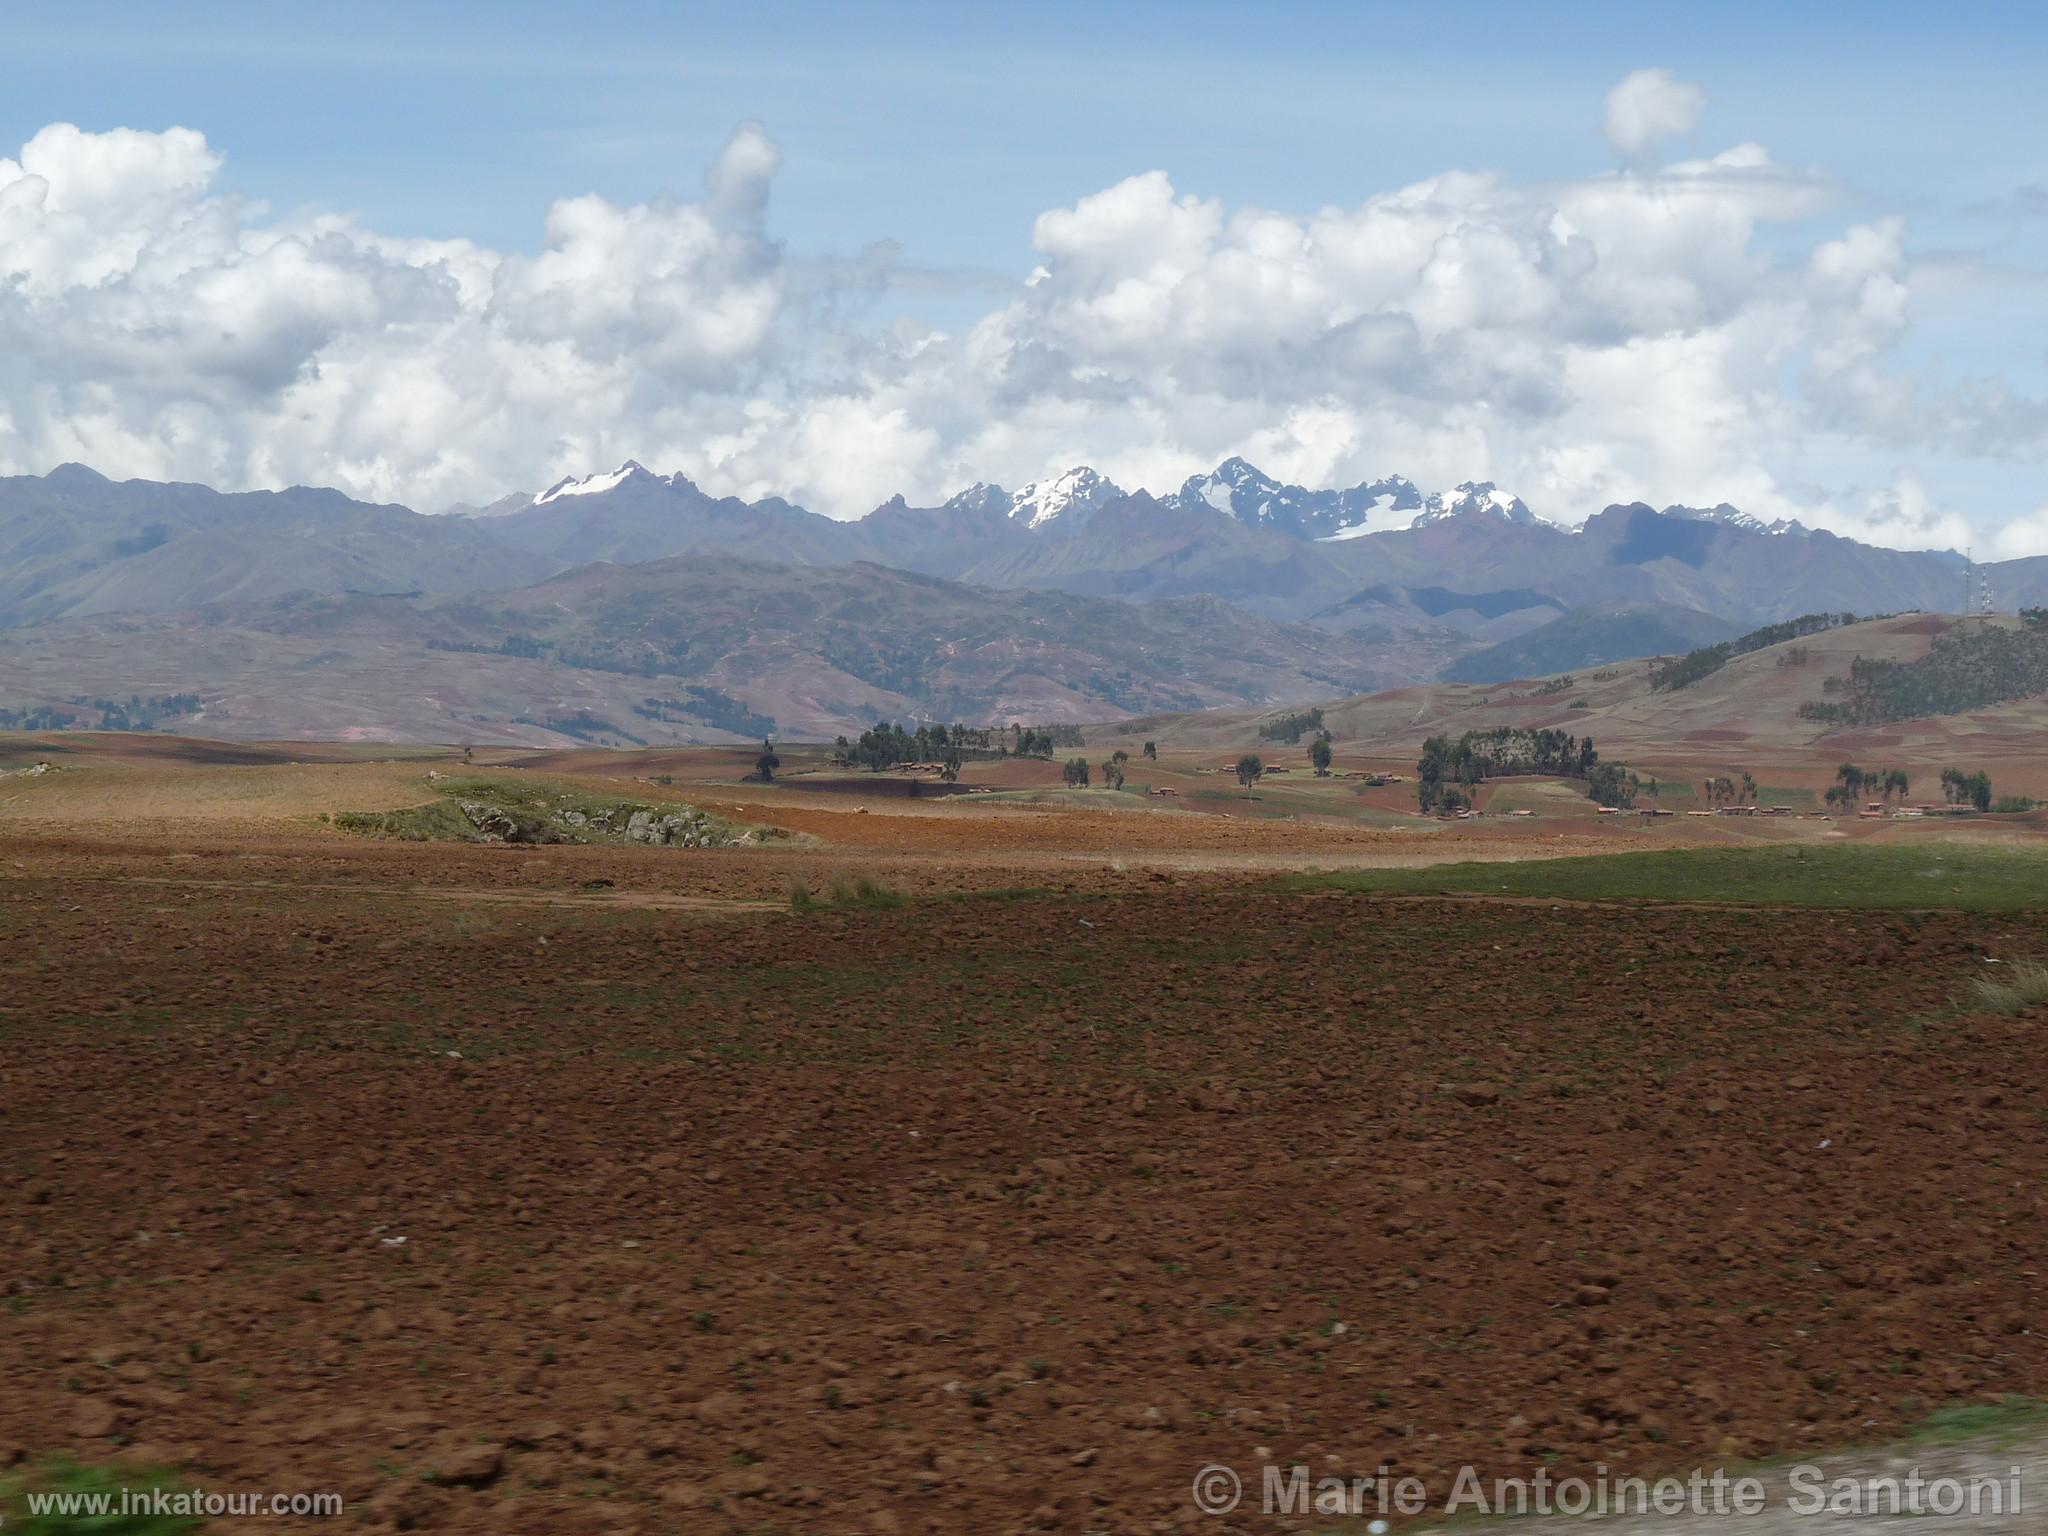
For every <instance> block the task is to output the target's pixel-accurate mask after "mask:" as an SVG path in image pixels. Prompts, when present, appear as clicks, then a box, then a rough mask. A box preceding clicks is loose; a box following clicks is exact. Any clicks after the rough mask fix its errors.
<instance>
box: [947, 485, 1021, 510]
mask: <svg viewBox="0 0 2048 1536" xmlns="http://www.w3.org/2000/svg"><path fill="white" fill-rule="evenodd" d="M946 506H947V507H948V508H949V509H951V510H952V511H955V512H986V511H988V510H989V509H990V508H991V507H1000V508H1001V509H1002V510H1003V511H1005V512H1008V511H1009V510H1010V496H1009V493H1008V492H1006V491H1005V490H1004V489H1003V488H1002V487H1001V486H999V485H990V484H989V483H988V482H987V481H986V480H977V481H975V482H974V484H972V485H970V486H969V487H967V489H966V490H964V491H962V492H960V493H959V494H958V495H957V496H949V497H948V498H946Z"/></svg>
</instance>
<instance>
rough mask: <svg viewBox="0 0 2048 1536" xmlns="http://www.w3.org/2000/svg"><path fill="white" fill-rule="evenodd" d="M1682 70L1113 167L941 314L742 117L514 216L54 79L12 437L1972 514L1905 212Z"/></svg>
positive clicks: (1914, 525) (1542, 506) (219, 476)
mask: <svg viewBox="0 0 2048 1536" xmlns="http://www.w3.org/2000/svg"><path fill="white" fill-rule="evenodd" d="M1704 101H1705V97H1704V94H1703V93H1702V92H1701V91H1700V90H1699V89H1698V88H1697V87H1695V86H1692V85H1688V84H1686V83H1684V82H1681V81H1678V80H1676V79H1675V78H1674V77H1672V76H1671V75H1670V74H1669V73H1668V72H1665V71H1661V70H1645V71H1639V72H1638V73H1636V74H1633V75H1631V76H1629V77H1628V78H1627V79H1626V80H1624V81H1622V82H1621V84H1619V85H1618V86H1616V88H1615V89H1614V91H1613V92H1612V93H1611V94H1610V95H1609V97H1608V99H1607V117H1606V124H1605V133H1606V136H1607V139H1608V140H1609V141H1610V143H1611V144H1612V146H1613V148H1614V150H1615V151H1616V152H1617V153H1618V154H1619V155H1620V156H1621V157H1622V163H1621V164H1620V165H1618V166H1617V167H1615V168H1612V169H1602V170H1596V171H1593V172H1590V173H1589V174H1586V175H1584V176H1582V177H1580V178H1578V179H1574V180H1567V181H1558V182H1549V183H1541V184H1536V183H1527V182H1517V181H1514V180H1511V179H1508V178H1506V177H1503V176H1501V175H1497V174H1493V173H1487V172H1467V171H1451V172H1446V173H1445V174H1443V175H1440V176H1436V177H1433V178H1430V179H1428V180H1426V181H1422V182H1418V183H1416V184H1414V185H1411V186H1406V187H1400V188H1396V189H1393V190H1391V191H1387V192H1384V193H1382V194H1380V195H1378V196H1375V197H1372V198H1370V199H1369V200H1367V201H1366V202H1364V203H1363V204H1360V205H1358V206H1354V207H1330V208H1324V209H1320V210H1317V211H1315V212H1312V213H1299V212H1293V213H1290V212H1283V211H1277V210H1270V209H1263V208H1257V207H1237V208H1229V207H1225V206H1224V205H1223V204H1221V203H1219V202H1217V201H1216V200H1214V199H1210V198H1204V197H1202V196H1200V195H1199V194H1197V193H1193V192H1189V191H1186V190H1183V189H1182V188H1180V187H1178V186H1177V185H1176V184H1175V183H1174V182H1173V180H1172V179H1171V177H1170V176H1169V175H1168V174H1167V173H1166V172H1164V171H1149V172H1146V173H1144V174H1140V175H1135V176H1132V177H1130V178H1128V179H1126V180H1124V181H1121V182H1119V183H1117V184H1116V185H1114V186H1111V187H1107V188H1104V189H1102V190H1100V191H1097V192H1094V193H1092V194H1091V195H1088V196H1085V197H1082V198H1080V199H1079V200H1078V201H1077V202H1075V203H1074V204H1073V205H1072V206H1070V207H1064V208H1055V209H1051V210H1048V211H1046V212H1044V213H1043V214H1041V215H1040V216H1039V217H1038V219H1037V221H1036V223H1035V225H1034V226H1033V228H1032V229H1031V230H1030V231H1029V240H1030V245H1031V247H1032V255H1031V257H1030V258H1029V259H1028V260H1025V261H1020V268H1022V267H1027V266H1028V267H1030V268H1031V271H1030V275H1029V277H1027V278H1024V279H1021V280H1020V281H1019V282H1018V283H1017V284H1016V286H1015V288H1014V290H1013V291H1012V292H1011V293H1010V294H1009V295H1008V296H1006V297H1003V298H1001V299H1000V300H999V301H998V302H995V303H994V304H993V307H991V308H989V309H988V310H987V312H986V313H983V314H982V315H981V316H980V318H979V319H977V320H975V321H973V322H972V323H971V324H967V325H965V326H963V327H961V328H958V329H957V330H954V331H951V332H940V331H935V330H932V329H929V328H928V327H925V326H922V325H910V324H905V323H901V322H893V323H892V322H889V321H888V320H887V314H888V306H889V295H890V292H891V289H892V285H893V284H895V283H896V282H897V281H898V280H899V279H898V277H897V275H896V272H895V260H896V258H895V255H894V252H893V249H892V248H890V247H888V246H886V245H878V246H876V247H875V248H873V249H872V250H871V251H870V252H868V253H867V254H866V255H865V256H864V257H862V258H860V259H857V260H854V261H849V262H841V263H817V262H805V261H800V260H796V259H793V258H792V257H791V256H790V255H789V254H788V253H787V252H785V251H784V250H783V249H782V248H781V247H780V246H779V245H778V244H777V242H776V241H775V239H774V238H773V234H772V217H771V208H770V191H771V188H772V185H773V181H774V177H775V175H776V172H777V169H778V167H779V164H780V154H779V152H778V150H777V148H776V146H775V145H774V143H773V142H772V141H771V140H770V138H769V137H768V135H767V134H766V133H765V132H764V131H763V130H762V129H760V128H759V127H757V126H754V125H745V126H743V127H741V128H740V129H739V130H738V131H737V132H736V133H735V134H734V135H733V137H732V139H731V141H730V143H729V144H728V145H727V146H726V148H725V150H724V152H723V153H722V154H721V155H720V157H719V158H718V160H717V161H716V163H715V164H714V165H712V166H711V167H710V169H709V170H708V172H707V173H706V176H705V183H704V190H703V193H702V196H701V198H700V199H699V200H697V201H673V200H671V201H660V202H652V203H644V204H634V205H620V204H616V203H613V202H610V201H608V200H606V199H604V198H601V197H596V196H585V197H576V198H569V199H565V200H563V201H560V202H557V203H555V204H554V205H553V207H552V208H551V209H550V210H549V212H548V214H547V218H546V223H545V228H544V230H543V236H542V240H541V242H540V246H539V249H538V252H537V253H536V254H524V253H517V252H510V253H507V252H497V251H492V250H488V249H485V248H482V247H480V246H477V245H474V244H472V243H470V242H468V241H464V240H459V239H451V240H426V239H405V238H397V237H393V236H389V235H385V234H382V233H379V232H377V231H375V230H371V229H368V228H365V227H363V226H362V225H361V224H360V223H359V222H358V221H356V220H354V219H352V218H349V217H347V216H343V215H338V214H322V213H313V214H301V215H292V216H273V215H272V214H271V212H270V211H269V210H268V209H267V208H265V207H263V206H261V205H258V204H255V203H252V202H248V201H245V200H243V199H242V198H240V197H238V196H236V195H234V194H232V193H230V192H227V191H224V190H222V172H223V166H222V161H221V157H220V156H219V155H218V154H217V153H216V152H215V151H214V150H213V149H212V148H211V147H210V146H209V145H208V143H207V141H206V140H205V138H204V137H203V136H202V135H201V134H200V133H198V132H195V131H193V130H191V129H188V128H173V129H169V130H167V131H164V132H161V133H151V132H138V131H133V130H128V129H119V130H115V131H112V132H107V133H90V132H85V131H82V130H80V129H78V128H75V127H73V126H71V125H68V124H57V125H53V126H51V127H49V128H46V129H44V130H43V131H42V132H40V133H38V134H37V135H36V136H35V138H33V139H32V140H31V141H30V142H29V143H28V144H27V145H26V146H24V148H23V149H22V151H21V154H20V157H19V159H17V160H10V159H4V158H0V470H5V471H6V472H11V473H33V472H41V471H43V470H46V469H48V468H49V467H51V466H52V465H54V464H56V463H58V462H62V461H64V460H67V459H76V460H80V461H83V462H86V463H89V464H92V465H94V466H95V467H97V468H100V469H102V470H103V471H105V472H107V473H110V474H117V475H139V476H147V477H151V478H177V479H193V480H203V481H206V482H209V483H212V484H216V485H221V486H227V487H242V486H276V485H281V484H288V483H294V482H307V483H322V484H336V485H339V486H341V487H342V488H344V489H346V490H348V491H349V492H351V493H352V494H355V495H358V496H364V497H370V498H374V499H379V500H396V501H404V502H406V503H408V504H410V505H415V506H420V507H425V508H436V507H439V506H443V505H446V504H448V503H450V502H452V501H455V500H465V501H470V502H482V501H487V500H490V499H492V498H494V497H496V496H498V495H500V494H503V493H504V492H506V491H508V490H513V489H534V488H537V487H539V486H542V485H546V484H549V483H551V482H552V481H554V480H556V479H558V478H560V477H561V476H562V475H565V474H579V473H583V472H585V471H588V470H590V469H593V468H604V467H609V466H610V465H612V464H615V463H617V462H618V461H620V460H622V459H624V458H627V457H633V458H638V459H640V460H642V461H644V462H647V463H649V464H653V465H657V466H659V467H661V468H663V469H669V468H676V469H681V470H683V471H685V472H686V473H688V474H690V475H691V476H692V477H693V478H696V479H698V480H699V481H700V483H703V484H704V485H706V486H707V487H708V488H711V489H713V490H717V491H723V492H732V493H736V494H741V495H746V496H750V497H752V496H761V495H770V494H778V495H785V496H789V497H790V498H791V499H794V500H798V501H801V502H803V503H805V504H806V505H810V506H813V507H815V508H817V509H819V510H822V511H827V512H831V513H833V514H835V515H841V516H853V515H858V514H859V513H861V512H864V511H866V510H867V509H868V508H870V507H871V506H873V505H874V504H875V503H876V502H878V501H880V500H882V499H883V498H885V497H886V496H888V495H891V494H894V493H896V492H898V491H902V492H905V493H906V494H909V495H911V496H912V497H913V498H914V499H934V500H935V499H938V498H940V497H943V496H944V495H946V494H949V493H950V492H952V491H954V490H957V489H958V488H960V487H961V486H963V485H965V484H967V483H968V482H970V481H973V480H977V479H993V480H998V481H1001V482H1003V483H1007V484H1013V485H1014V484H1018V483H1021V482H1023V481H1026V480H1029V479H1032V478H1035V477H1037V476H1039V475H1041V474H1043V473H1046V472H1048V471H1052V470H1057V469H1059V468H1062V467H1065V466H1067V465H1070V464H1074V463H1080V462H1089V463H1093V464H1095V465H1097V466H1098V467H1100V468H1102V469H1103V470H1104V471H1105V472H1107V473H1109V474H1110V475H1111V476H1112V477H1113V478H1116V479H1117V480H1119V481H1120V482H1122V483H1124V484H1140V485H1149V486H1153V487H1157V488H1167V487H1171V486H1173V485H1176V484H1178V482H1179V480H1180V479H1181V478H1183V477H1184V476H1185V475H1187V474H1189V473H1192V472H1195V471H1197V470H1202V469H1207V468H1209V467H1211V466H1213V465H1214V464H1215V463H1216V462H1217V461H1218V460H1219V459H1221V458H1222V457H1224V456H1226V455H1228V454H1231V453H1243V454H1245V455H1246V456H1247V457H1249V458H1251V459H1252V460H1253V461H1254V462H1255V463H1258V464H1260V465H1261V466H1262V467H1264V468H1267V469H1268V470H1270V471H1272V472H1274V473H1277V474H1280V475H1282V476H1283V477H1285V478H1289V479H1294V480H1298V481H1301V482H1304V483H1308V484H1335V483H1351V482H1354V481H1357V480H1362V479H1367V478H1373V477H1377V476H1379V475H1383V474H1386V473H1390V472H1400V473H1404V474H1407V475H1409V476H1411V477H1413V478H1415V479H1417V480H1419V481H1422V482H1423V483H1425V484H1426V485H1428V484H1451V483H1453V482H1455V481H1459V480H1465V479H1492V480H1496V481H1499V482H1500V483H1501V484H1503V485H1506V486H1509V487H1511V488H1512V489H1514V490H1515V491H1517V492H1518V493H1520V494H1521V495H1522V496H1523V497H1524V498H1525V499H1526V500H1527V501H1528V502H1529V503H1530V505H1531V506H1533V507H1534V508H1535V509H1536V510H1537V511H1539V512H1541V513H1543V514H1545V515H1546V516H1550V517H1553V518H1556V519H1559V520H1561V521H1575V520H1577V519H1578V518H1581V517H1583V516H1585V515H1586V514H1587V513H1589V512H1591V511H1593V510H1596V509H1597V508H1598V507H1600V506H1602V505H1604V504H1606V503H1608V502H1610V501H1617V500H1632V499H1638V498H1640V499H1646V500H1653V501H1658V502H1665V501H1691V502H1708V503H1711V502H1715V501H1722V500H1726V501H1732V502H1734V503H1736V504H1738V505H1740V506H1742V507H1744V508H1745V509H1746V510H1749V511H1751V512H1754V513H1756V514H1758V515H1759V516H1764V517H1777V516H1795V517H1800V518H1802V519H1804V520H1806V521H1807V522H1809V523H1816V524H1819V525H1822V526H1830V527H1835V528H1838V529H1841V530H1843V531H1849V532H1857V533H1861V534H1863V535H1865V536H1876V537H1879V538H1882V539H1885V540H1886V541H1888V542H1896V543H1903V544H1945V543H1955V544H1961V543H1964V542H1967V540H1968V537H1969V534H1968V531H1967V529H1966V528H1965V526H1964V524H1963V522H1962V520H1961V519H1960V518H1959V517H1958V515H1957V514H1956V512H1955V510H1954V509H1952V508H1947V507H1944V506H1943V505H1941V504H1940V502H1939V499H1938V498H1937V497H1935V496H1933V495H1931V494H1930V492H1929V491H1928V489H1927V487H1926V484H1925V483H1924V478H1925V477H1923V476H1920V475H1917V474H1915V473H1914V472H1913V469H1912V465H1913V461H1914V456H1915V454H1916V453H1921V452H1924V453H1927V454H1932V455H1936V456H1939V455H1941V454H1947V453H1953V452H1955V451H1957V450H1958V445H1963V446H1964V447H1965V448H1967V449H1968V450H1969V451H1978V452H1984V453H2014V452H2018V453H2022V454H2033V455H2035V456H2038V454H2039V451H2040V448H2041V446H2042V443H2043V441H2044V439H2048V415H2044V412H2043V408H2042V407H2041V405H2040V404H2039V403H2038V402H2033V401H2029V400H2027V399H2025V398H2023V397H2021V396H2020V395H2019V394H2018V393H2016V392H2015V391H2013V390H2011V389H2008V388H2005V387H2003V386H2002V385H2001V384H2000V383H1999V382H1998V381H1996V380H1992V381H1977V382H1974V383H1970V384H1967V385H1956V386H1951V387H1950V388H1949V389H1948V390H1947V391H1946V392H1943V391H1940V390H1935V389H1932V388H1930V387H1929V386H1926V385H1924V384H1922V383H1921V382H1919V380H1918V378H1917V377H1916V375H1915V374H1914V373H1913V372H1912V371H1911V370H1910V369H1909V368H1907V367H1905V366H1904V365H1903V364H1902V362H1901V355H1902V352H1903V349H1904V348H1905V347H1906V346H1907V344H1908V342H1909V339H1910V337H1911V336H1912V333H1913V295H1914V291H1915V285H1916V281H1917V280H1918V279H1919V277H1920V274H1919V273H1918V272H1917V271H1916V269H1915V266H1914V264H1913V262H1912V261H1910V260H1909V259H1908V257H1907V255H1906V248H1905V241H1904V230H1903V226H1902V225H1901V224H1900V223H1899V222H1898V221H1897V220H1894V219H1877V220H1870V221H1864V222H1857V223H1852V224H1849V225H1847V226H1846V227H1836V228H1834V229H1831V230H1828V231H1827V232H1826V233H1825V234H1824V235H1814V234H1811V233H1808V231H1811V230H1812V229H1814V228H1816V227H1817V226H1820V225H1822V224H1824V223H1825V215H1827V214H1828V212H1829V211H1830V209H1831V208H1832V207H1833V205H1834V202H1835V189H1834V188H1833V186H1832V185H1831V183H1830V181H1829V179H1828V178H1827V177H1826V176H1825V175H1824V174H1822V173H1821V172H1818V171H1814V170H1810V169H1801V168H1796V167H1788V166H1784V165H1781V164H1779V163H1777V162H1776V161H1774V160H1773V159H1772V158H1771V156H1770V155H1769V154H1768V153H1767V152H1766V151H1765V150H1764V149H1763V148H1762V147H1761V146H1758V145H1755V144H1739V145H1736V146H1734V147H1732V148H1728V149H1725V150H1722V151H1720V152H1718V153H1714V154H1711V155H1708V156H1706V157H1703V158H1694V159H1683V160H1677V161H1673V162H1670V163H1658V162H1657V160H1656V159H1655V156H1656V154H1657V152H1658V150H1659V148H1660V146H1662V145H1663V144H1665V143H1667V142H1668V141H1670V140H1671V139H1673V138H1677V137H1683V136H1686V135H1688V134H1690V133H1692V132H1693V131H1694V129H1695V127H1696V125H1697V122H1698V118H1699V114H1700V111H1701V108H1702V106H1703V104H1704ZM1023 233H1024V232H1022V231H1020V256H1022V255H1023V251H1022V243H1023V239H1022V237H1023ZM1946 280H1947V281H1949V282H1951V283H1953V282H1954V280H1955V278H1954V274H1953V272H1952V271H1951V272H1950V273H1948V274H1947V276H1946ZM1816 466H1821V468H1816ZM2037 500H2038V497H2028V498H2027V503H2028V505H2031V504H2033V502H2035V501H2037ZM2012 542H2013V544H2014V546H2015V547H2017V546H2018V545H2019V544H2020V543H2021V542H2027V543H2032V542H2034V535H2032V534H2031V533H2029V534H2027V535H2018V534H2016V535H2015V538H2014V540H2013V541H2012Z"/></svg>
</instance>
